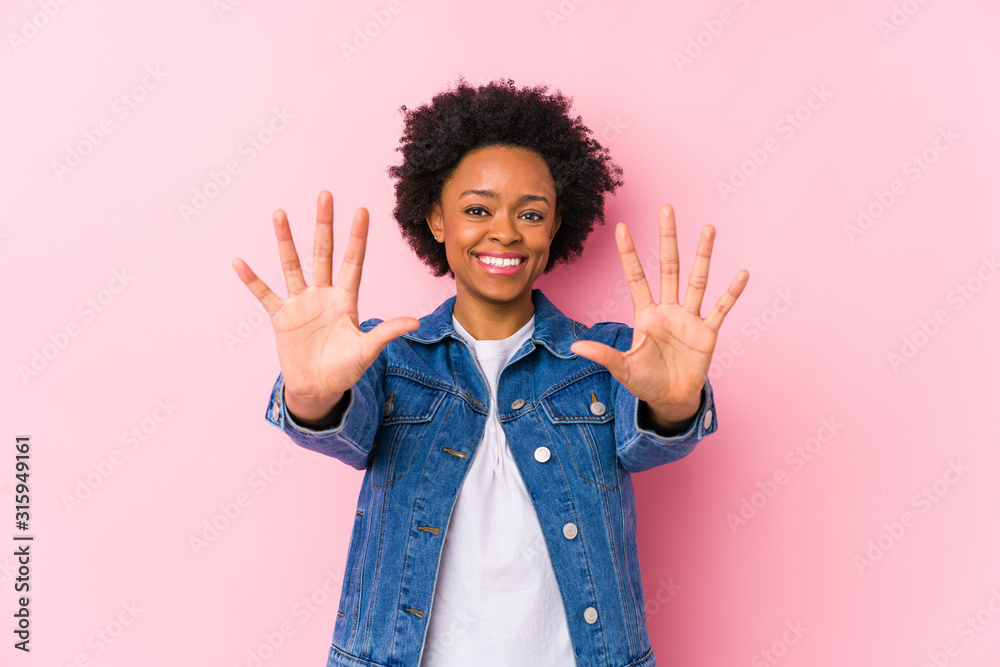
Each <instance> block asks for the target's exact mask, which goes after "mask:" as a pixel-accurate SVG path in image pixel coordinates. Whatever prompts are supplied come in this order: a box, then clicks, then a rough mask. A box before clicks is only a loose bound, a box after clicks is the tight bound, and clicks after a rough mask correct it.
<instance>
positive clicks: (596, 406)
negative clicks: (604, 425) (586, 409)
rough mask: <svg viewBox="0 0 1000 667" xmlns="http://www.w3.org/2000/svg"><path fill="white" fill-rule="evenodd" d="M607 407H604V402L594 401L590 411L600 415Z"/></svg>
mask: <svg viewBox="0 0 1000 667" xmlns="http://www.w3.org/2000/svg"><path fill="white" fill-rule="evenodd" d="M606 409H607V408H605V407H604V403H601V402H600V401H594V402H593V403H591V404H590V411H591V412H593V413H594V414H595V415H597V416H598V417H600V416H601V415H603V414H604V412H605V410H606Z"/></svg>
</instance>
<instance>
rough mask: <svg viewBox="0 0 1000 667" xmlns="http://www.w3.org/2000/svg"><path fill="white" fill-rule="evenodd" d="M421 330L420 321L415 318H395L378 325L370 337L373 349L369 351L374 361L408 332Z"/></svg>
mask: <svg viewBox="0 0 1000 667" xmlns="http://www.w3.org/2000/svg"><path fill="white" fill-rule="evenodd" d="M419 328H420V320H418V319H417V318H415V317H393V318H392V319H388V320H386V321H385V322H381V323H379V324H377V325H376V326H375V327H374V328H373V329H372V330H371V331H369V332H368V335H369V336H371V340H372V345H373V348H372V349H371V350H369V353H370V354H371V358H372V360H374V359H375V357H377V356H378V355H379V353H380V352H382V348H384V347H385V346H386V345H388V344H389V343H391V342H392V341H393V339H395V338H398V337H399V336H401V335H402V334H405V333H406V332H408V331H413V330H415V329H419Z"/></svg>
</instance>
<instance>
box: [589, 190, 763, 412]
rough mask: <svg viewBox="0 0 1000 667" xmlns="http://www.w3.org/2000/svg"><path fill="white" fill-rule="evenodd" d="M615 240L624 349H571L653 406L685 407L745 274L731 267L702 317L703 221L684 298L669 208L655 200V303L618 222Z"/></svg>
mask: <svg viewBox="0 0 1000 667" xmlns="http://www.w3.org/2000/svg"><path fill="white" fill-rule="evenodd" d="M615 239H616V241H617V244H618V253H619V255H620V256H621V260H622V267H623V268H624V270H625V278H626V280H627V281H628V286H629V293H630V295H631V297H632V304H633V306H634V307H635V324H634V326H633V334H632V348H631V349H630V350H629V351H628V352H625V353H622V352H619V351H618V350H616V349H615V348H613V347H611V346H609V345H604V344H603V343H597V342H595V341H577V342H575V343H573V346H572V348H571V349H572V351H573V352H574V353H576V354H579V355H580V356H582V357H585V358H587V359H590V360H591V361H595V362H597V363H599V364H601V365H602V366H604V367H606V368H607V369H608V371H609V372H610V373H611V375H612V376H614V377H615V379H617V380H618V381H619V382H621V383H622V385H623V386H624V387H625V388H626V389H628V390H629V391H630V392H631V393H632V394H634V395H635V396H636V397H637V398H638V399H639V400H641V401H645V402H646V403H648V404H649V405H650V406H651V407H652V408H653V409H654V410H656V411H657V412H658V413H661V414H671V412H672V411H680V412H685V413H686V412H691V410H689V409H687V408H688V407H689V406H692V405H693V406H695V409H696V408H697V405H698V402H699V399H700V394H701V389H702V387H703V386H704V384H705V381H706V379H707V378H708V369H709V366H710V364H711V363H712V352H713V351H714V350H715V343H716V340H717V338H718V333H719V328H720V327H721V326H722V322H723V320H724V319H725V317H726V313H728V312H729V311H730V310H731V309H732V307H733V304H735V303H736V300H737V299H738V298H739V296H740V294H741V293H742V292H743V288H744V287H746V284H747V281H748V280H749V279H750V273H749V272H748V271H746V270H741V271H740V272H739V273H737V274H736V277H735V278H733V281H732V283H730V285H729V289H728V290H727V291H726V292H725V293H724V294H723V295H722V296H721V297H719V300H718V301H717V302H716V304H715V308H714V309H713V310H712V312H711V313H709V315H708V317H707V318H704V319H702V317H701V314H700V313H701V303H702V299H703V298H704V296H705V287H706V285H707V284H708V266H709V262H710V260H711V257H712V245H713V243H714V241H715V228H714V227H712V226H711V225H705V227H704V228H703V229H702V234H701V238H700V239H699V241H698V249H697V254H696V256H695V261H694V266H693V267H692V269H691V276H690V278H689V279H688V286H687V295H686V296H685V299H684V305H681V304H680V303H679V302H678V274H679V269H680V263H679V261H678V258H677V226H676V223H675V221H674V211H673V207H671V206H670V205H669V204H665V205H663V206H662V207H660V303H656V302H655V301H653V295H652V294H651V293H650V290H649V285H648V284H647V283H646V276H645V274H644V273H643V270H642V265H641V264H640V262H639V257H638V255H637V254H636V251H635V244H634V243H633V242H632V237H631V235H630V234H629V231H628V228H627V227H626V226H625V225H624V224H619V225H618V226H617V228H616V229H615Z"/></svg>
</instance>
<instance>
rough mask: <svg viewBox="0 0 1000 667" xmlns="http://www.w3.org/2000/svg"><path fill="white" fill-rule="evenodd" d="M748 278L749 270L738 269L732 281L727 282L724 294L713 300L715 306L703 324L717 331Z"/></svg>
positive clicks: (741, 292)
mask: <svg viewBox="0 0 1000 667" xmlns="http://www.w3.org/2000/svg"><path fill="white" fill-rule="evenodd" d="M749 280H750V272H749V271H747V270H746V269H744V270H742V271H740V272H739V273H737V274H736V277H735V278H733V282H731V283H729V289H727V290H726V292H725V294H723V295H722V296H720V297H719V300H718V301H716V302H715V308H713V309H712V312H711V313H709V315H708V317H706V318H705V325H706V326H708V328H709V329H711V330H712V331H713V332H715V333H719V329H720V328H721V327H722V321H723V320H725V319H726V314H727V313H729V311H730V310H732V309H733V305H734V304H735V303H736V300H737V299H738V298H740V294H743V288H744V287H746V286H747V282H748V281H749Z"/></svg>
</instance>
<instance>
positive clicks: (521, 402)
mask: <svg viewBox="0 0 1000 667" xmlns="http://www.w3.org/2000/svg"><path fill="white" fill-rule="evenodd" d="M510 407H511V408H513V409H514V410H520V409H521V408H523V407H524V399H523V398H519V399H517V400H516V401H514V402H513V403H511V404H510Z"/></svg>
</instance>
